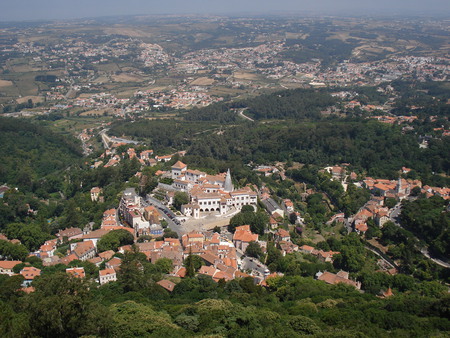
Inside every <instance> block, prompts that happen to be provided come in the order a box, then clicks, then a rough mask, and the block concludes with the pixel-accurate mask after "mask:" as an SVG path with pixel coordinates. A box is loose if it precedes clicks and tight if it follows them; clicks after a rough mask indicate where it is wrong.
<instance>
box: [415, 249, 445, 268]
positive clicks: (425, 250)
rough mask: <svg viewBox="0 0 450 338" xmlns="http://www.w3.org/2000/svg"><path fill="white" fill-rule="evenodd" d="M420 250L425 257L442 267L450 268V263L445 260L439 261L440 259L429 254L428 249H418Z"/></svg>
mask: <svg viewBox="0 0 450 338" xmlns="http://www.w3.org/2000/svg"><path fill="white" fill-rule="evenodd" d="M420 252H421V253H422V254H423V255H424V256H425V257H426V258H428V259H431V260H432V261H433V262H435V263H436V264H437V265H440V266H442V267H444V268H447V269H450V264H448V263H446V262H444V261H441V260H440V259H437V258H433V257H431V256H430V253H429V252H428V249H426V248H423V249H420Z"/></svg>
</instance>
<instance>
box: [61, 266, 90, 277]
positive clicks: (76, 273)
mask: <svg viewBox="0 0 450 338" xmlns="http://www.w3.org/2000/svg"><path fill="white" fill-rule="evenodd" d="M66 273H68V274H69V275H71V276H73V277H75V278H85V277H86V273H85V272H84V268H83V267H81V268H78V267H77V268H67V269H66Z"/></svg>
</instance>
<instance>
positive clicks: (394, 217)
mask: <svg viewBox="0 0 450 338" xmlns="http://www.w3.org/2000/svg"><path fill="white" fill-rule="evenodd" d="M401 212H402V205H401V204H400V203H398V204H396V205H395V206H394V207H393V208H392V210H391V212H390V213H389V219H390V220H391V221H392V223H394V224H395V225H397V226H399V227H400V228H403V227H402V225H401V224H400V222H399V216H400V213H401ZM417 249H418V248H417ZM419 250H420V252H421V253H422V255H424V256H425V257H426V258H428V259H430V260H432V261H433V262H435V263H436V264H437V265H440V266H442V267H444V268H447V269H450V264H449V263H447V262H444V261H442V260H440V259H438V258H434V257H431V256H430V253H429V251H428V249H427V248H420V249H419Z"/></svg>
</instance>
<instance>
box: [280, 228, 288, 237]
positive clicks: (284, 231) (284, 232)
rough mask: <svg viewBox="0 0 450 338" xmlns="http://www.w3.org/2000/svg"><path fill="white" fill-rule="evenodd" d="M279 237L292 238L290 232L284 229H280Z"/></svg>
mask: <svg viewBox="0 0 450 338" xmlns="http://www.w3.org/2000/svg"><path fill="white" fill-rule="evenodd" d="M277 235H278V236H280V237H291V235H289V231H286V230H284V229H279V230H278V231H277Z"/></svg>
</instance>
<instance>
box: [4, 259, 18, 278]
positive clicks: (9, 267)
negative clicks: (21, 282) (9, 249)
mask: <svg viewBox="0 0 450 338" xmlns="http://www.w3.org/2000/svg"><path fill="white" fill-rule="evenodd" d="M21 263H22V262H21V261H0V275H8V276H12V275H14V271H13V268H14V267H15V266H16V265H17V264H21Z"/></svg>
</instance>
